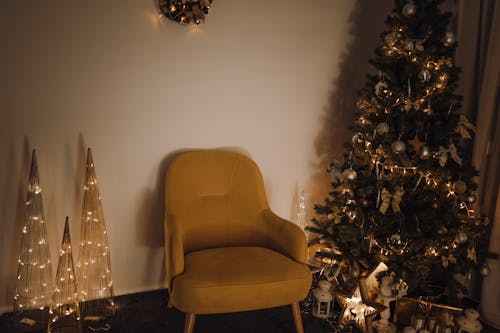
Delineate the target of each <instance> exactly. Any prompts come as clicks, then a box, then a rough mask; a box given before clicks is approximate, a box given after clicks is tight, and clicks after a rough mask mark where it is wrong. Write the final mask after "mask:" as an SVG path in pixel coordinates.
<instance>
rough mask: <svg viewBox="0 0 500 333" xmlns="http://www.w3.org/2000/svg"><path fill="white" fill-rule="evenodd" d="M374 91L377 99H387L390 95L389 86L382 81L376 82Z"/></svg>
mask: <svg viewBox="0 0 500 333" xmlns="http://www.w3.org/2000/svg"><path fill="white" fill-rule="evenodd" d="M374 90H375V95H377V96H378V97H387V96H389V94H390V91H389V86H388V85H387V83H386V82H384V81H379V82H377V84H376V85H375V88H374Z"/></svg>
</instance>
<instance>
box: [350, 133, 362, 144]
mask: <svg viewBox="0 0 500 333" xmlns="http://www.w3.org/2000/svg"><path fill="white" fill-rule="evenodd" d="M351 141H352V143H353V144H358V143H360V142H361V138H360V137H359V134H354V135H353V136H352V139H351Z"/></svg>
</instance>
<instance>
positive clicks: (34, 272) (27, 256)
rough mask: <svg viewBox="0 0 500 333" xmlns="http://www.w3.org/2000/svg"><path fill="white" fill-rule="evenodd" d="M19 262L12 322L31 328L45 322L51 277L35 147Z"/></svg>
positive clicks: (50, 291) (50, 290) (21, 326)
mask: <svg viewBox="0 0 500 333" xmlns="http://www.w3.org/2000/svg"><path fill="white" fill-rule="evenodd" d="M18 263H19V265H18V269H17V283H16V292H15V296H14V316H13V320H14V324H15V325H16V326H17V327H20V328H23V326H26V327H25V328H31V329H34V328H36V327H38V326H40V325H46V324H47V320H48V316H47V311H46V309H45V308H46V307H48V306H49V305H50V297H51V293H52V282H53V276H52V264H51V262H50V252H49V244H48V241H47V229H46V223H45V216H44V213H43V203H42V189H41V187H40V180H39V177H38V164H37V159H36V153H35V150H33V153H32V157H31V168H30V175H29V184H28V195H27V198H26V217H25V219H24V224H23V226H22V232H21V251H20V254H19V258H18Z"/></svg>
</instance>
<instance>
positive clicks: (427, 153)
mask: <svg viewBox="0 0 500 333" xmlns="http://www.w3.org/2000/svg"><path fill="white" fill-rule="evenodd" d="M431 155H432V154H431V149H430V148H429V147H428V146H423V147H422V149H421V150H420V158H421V159H423V160H426V159H428V158H429V157H431Z"/></svg>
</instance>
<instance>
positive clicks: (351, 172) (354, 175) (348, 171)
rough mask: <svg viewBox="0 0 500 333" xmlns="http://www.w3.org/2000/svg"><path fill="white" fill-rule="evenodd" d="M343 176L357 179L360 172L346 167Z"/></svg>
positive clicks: (348, 178)
mask: <svg viewBox="0 0 500 333" xmlns="http://www.w3.org/2000/svg"><path fill="white" fill-rule="evenodd" d="M342 176H343V177H344V179H347V180H355V179H356V178H357V177H358V174H357V173H356V171H355V170H353V169H351V168H349V169H345V170H344V171H343V172H342Z"/></svg>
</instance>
